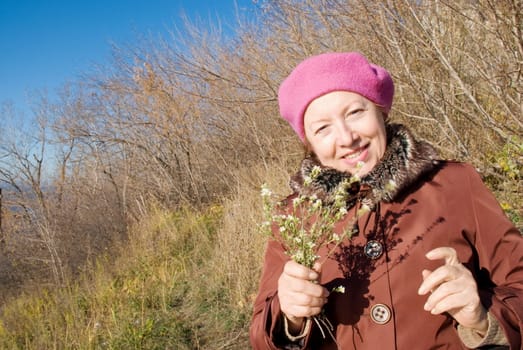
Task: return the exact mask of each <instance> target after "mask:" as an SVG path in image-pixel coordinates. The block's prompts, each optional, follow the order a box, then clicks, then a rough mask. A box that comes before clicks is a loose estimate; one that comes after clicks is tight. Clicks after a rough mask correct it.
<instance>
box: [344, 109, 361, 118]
mask: <svg viewBox="0 0 523 350" xmlns="http://www.w3.org/2000/svg"><path fill="white" fill-rule="evenodd" d="M361 112H363V108H356V109H352V110H350V111H349V113H347V116H352V115H357V114H360V113H361Z"/></svg>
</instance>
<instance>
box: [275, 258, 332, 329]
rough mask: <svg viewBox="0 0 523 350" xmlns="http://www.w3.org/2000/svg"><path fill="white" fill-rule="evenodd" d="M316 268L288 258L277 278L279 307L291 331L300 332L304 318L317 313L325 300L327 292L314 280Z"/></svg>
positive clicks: (316, 273)
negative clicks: (312, 268) (313, 268)
mask: <svg viewBox="0 0 523 350" xmlns="http://www.w3.org/2000/svg"><path fill="white" fill-rule="evenodd" d="M317 270H318V271H315V270H311V269H309V268H307V267H305V266H303V265H300V264H298V263H297V262H294V261H292V260H290V261H288V262H287V263H286V264H285V266H284V267H283V272H282V274H281V275H280V278H279V279H278V297H279V300H280V307H281V311H282V312H283V314H284V316H285V317H287V320H288V321H289V322H288V323H289V331H290V332H291V333H298V332H300V330H301V328H302V326H303V322H304V320H305V318H307V317H310V316H314V315H317V314H319V313H320V312H321V309H322V308H323V305H325V303H326V302H327V297H328V296H329V292H328V291H327V289H325V288H324V287H322V286H321V285H320V284H318V283H315V282H314V281H316V280H318V278H319V267H318V269H317Z"/></svg>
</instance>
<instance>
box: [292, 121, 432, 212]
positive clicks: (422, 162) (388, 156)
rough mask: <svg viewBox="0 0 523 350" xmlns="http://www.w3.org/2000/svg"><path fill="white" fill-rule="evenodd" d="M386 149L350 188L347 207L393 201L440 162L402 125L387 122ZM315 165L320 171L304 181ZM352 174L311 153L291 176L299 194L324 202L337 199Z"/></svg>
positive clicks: (295, 190)
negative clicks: (307, 180)
mask: <svg viewBox="0 0 523 350" xmlns="http://www.w3.org/2000/svg"><path fill="white" fill-rule="evenodd" d="M386 132H387V148H386V150H385V154H384V155H383V158H382V159H381V161H380V162H379V163H378V164H377V165H376V166H375V167H374V169H372V171H371V172H369V173H368V174H367V175H365V176H364V177H363V178H362V179H361V180H360V182H359V183H355V184H354V186H351V188H349V189H347V191H348V197H347V206H348V207H351V206H353V205H354V204H355V203H356V201H357V200H358V199H359V200H362V201H363V202H364V203H366V204H367V205H369V206H371V207H374V205H375V204H377V203H378V202H380V201H384V202H391V201H393V200H394V199H396V198H397V197H398V196H399V195H401V194H402V193H403V192H405V191H406V190H407V189H408V188H409V187H410V186H412V185H413V184H415V183H416V181H417V180H418V179H419V178H420V177H421V176H422V175H424V174H427V173H429V172H430V171H432V170H434V169H435V168H436V167H437V165H438V163H439V162H438V160H437V159H438V156H437V153H436V151H435V149H434V148H433V147H432V146H431V145H430V144H428V143H427V142H424V141H420V140H416V139H415V138H414V136H413V135H412V134H411V132H410V131H409V130H408V129H407V128H406V127H405V126H403V125H401V124H387V125H386ZM315 166H319V167H320V168H321V172H320V174H319V175H318V176H316V177H315V178H314V180H313V181H312V183H311V184H310V185H307V186H305V185H304V180H305V179H306V178H308V177H309V176H310V174H311V171H312V169H313V168H314V167H315ZM350 177H351V175H350V174H347V173H343V172H340V171H338V170H335V169H333V168H329V167H324V166H322V165H321V164H320V162H319V161H318V159H317V158H316V156H315V155H313V154H310V155H308V156H307V157H305V159H303V161H302V163H301V167H300V170H299V171H298V172H297V173H296V174H295V175H293V176H292V177H291V180H290V186H291V189H292V190H293V191H294V192H295V193H297V194H300V195H306V196H311V195H315V196H316V197H317V198H319V199H321V200H322V201H324V202H325V203H332V202H333V201H334V192H335V191H336V188H337V186H338V185H339V184H340V183H341V182H342V181H343V180H344V179H348V178H350Z"/></svg>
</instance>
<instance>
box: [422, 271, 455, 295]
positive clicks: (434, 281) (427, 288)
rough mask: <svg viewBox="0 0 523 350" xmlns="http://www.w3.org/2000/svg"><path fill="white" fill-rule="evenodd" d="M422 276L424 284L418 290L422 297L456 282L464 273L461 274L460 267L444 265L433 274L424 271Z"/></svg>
mask: <svg viewBox="0 0 523 350" xmlns="http://www.w3.org/2000/svg"><path fill="white" fill-rule="evenodd" d="M422 275H423V282H422V283H421V286H420V288H419V289H418V294H420V295H424V294H427V293H428V292H433V291H434V290H435V289H436V288H438V287H439V286H440V285H441V284H442V283H445V282H448V281H452V280H455V279H456V278H459V277H460V276H461V275H462V273H461V272H460V268H459V267H458V266H451V265H443V266H441V267H438V268H437V269H436V270H434V271H432V272H430V271H428V270H424V271H423V272H422Z"/></svg>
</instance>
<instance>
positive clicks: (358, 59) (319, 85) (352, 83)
mask: <svg viewBox="0 0 523 350" xmlns="http://www.w3.org/2000/svg"><path fill="white" fill-rule="evenodd" d="M333 91H349V92H355V93H358V94H360V95H362V96H363V97H365V98H367V99H369V100H370V101H372V102H374V103H375V104H377V105H379V106H381V107H382V108H383V109H384V110H385V113H388V112H389V111H390V108H391V106H392V98H393V96H394V83H393V82H392V78H391V76H390V74H389V73H388V72H387V71H386V70H385V69H384V68H382V67H380V66H377V65H374V64H372V63H369V62H368V61H367V59H366V58H365V57H364V56H363V55H361V54H360V53H357V52H346V53H324V54H321V55H318V56H312V57H310V58H307V59H306V60H304V61H303V62H301V63H300V64H299V65H298V66H297V67H296V68H294V70H293V71H292V72H291V74H290V75H289V76H288V77H287V78H286V79H285V80H284V81H283V83H282V84H281V85H280V89H279V91H278V102H279V105H280V114H281V116H282V117H283V118H284V119H285V120H287V121H288V122H289V124H290V125H291V127H292V128H293V129H294V131H295V132H296V133H297V134H298V136H299V137H300V139H301V140H302V141H303V140H304V139H305V131H304V129H303V116H304V114H305V110H306V109H307V107H308V106H309V104H310V103H311V102H312V101H313V100H314V99H315V98H317V97H320V96H322V95H325V94H327V93H329V92H333Z"/></svg>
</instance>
